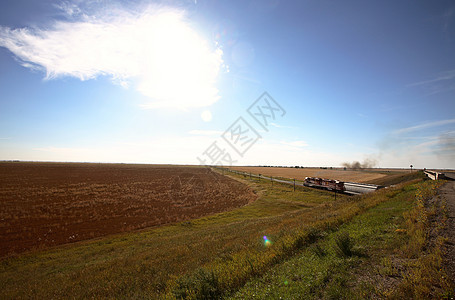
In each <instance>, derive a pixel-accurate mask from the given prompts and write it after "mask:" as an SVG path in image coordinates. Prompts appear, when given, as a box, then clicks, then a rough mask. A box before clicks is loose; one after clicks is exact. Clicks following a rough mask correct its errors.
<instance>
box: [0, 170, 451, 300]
mask: <svg viewBox="0 0 455 300" xmlns="http://www.w3.org/2000/svg"><path fill="white" fill-rule="evenodd" d="M418 177H420V175H415V178H414V180H412V181H410V182H409V183H406V184H401V185H398V186H396V187H393V188H390V189H383V190H380V191H378V192H375V193H373V194H369V195H363V196H356V197H350V196H345V195H337V200H336V201H335V200H334V195H333V193H330V192H327V191H319V190H314V189H309V188H297V190H296V191H295V192H294V191H293V190H292V187H291V186H286V185H280V184H277V183H274V185H273V188H272V186H271V183H270V181H265V180H262V181H260V180H258V179H256V180H248V179H243V177H236V178H238V179H239V180H243V181H244V182H246V183H247V184H250V185H251V186H252V187H253V188H254V190H255V191H256V192H257V193H258V195H259V197H258V200H256V201H255V202H253V203H251V204H249V205H247V206H244V207H241V208H238V209H235V210H233V211H229V212H224V213H220V214H217V215H213V216H210V217H205V218H201V219H197V220H192V221H190V222H183V223H178V224H173V225H169V226H163V227H158V228H149V229H146V230H142V231H138V232H133V233H126V234H119V235H115V236H109V237H105V238H101V239H97V240H91V241H87V242H81V243H75V244H69V245H65V246H62V247H58V248H53V249H49V250H45V251H35V252H33V253H28V254H22V255H19V256H16V257H10V258H6V259H3V260H2V261H1V262H0V285H1V286H2V289H0V298H2V299H6V298H88V297H95V298H99V297H103V298H104V297H108V298H128V299H130V298H151V299H156V298H162V299H173V298H174V299H175V298H177V299H179V298H189V299H191V298H193V299H213V298H219V297H232V298H236V299H237V298H238V299H244V298H254V297H257V298H258V299H263V298H267V297H269V298H270V299H275V298H278V297H279V296H282V297H283V298H284V299H295V298H298V296H302V295H304V296H306V297H307V298H320V297H322V298H336V297H348V296H349V297H351V296H352V297H358V298H363V297H364V296H365V295H380V296H384V295H393V292H394V291H395V290H396V291H398V292H399V293H401V294H399V295H402V294H404V295H409V294H410V292H409V288H408V286H407V285H406V284H408V285H409V282H411V281H410V280H411V279H412V278H413V277H412V276H414V275H412V276H411V275H409V276H407V277H406V274H407V273H406V272H408V271H407V269H403V272H404V273H400V275H399V276H401V277H402V278H404V279H406V278H409V280H407V281H406V280H404V279H403V280H401V281H402V282H403V284H401V285H396V286H397V288H396V289H392V290H388V289H387V280H386V279H387V278H388V276H389V275H390V274H393V272H395V271H396V270H394V266H393V261H388V260H387V259H388V258H390V257H400V255H404V254H403V253H404V252H406V249H408V248H406V247H411V246H409V245H410V244H412V243H411V241H412V240H413V238H414V236H413V235H412V234H414V233H415V232H416V230H414V231H413V230H412V228H411V227H412V226H417V225H415V224H418V222H407V220H408V221H409V220H411V219H412V216H413V215H412V214H410V213H409V214H408V215H406V214H405V212H412V211H414V210H415V209H416V207H417V208H418V206H416V205H415V203H416V201H417V200H416V199H417V198H416V194H417V192H418V191H419V192H422V193H424V195H425V197H429V196H430V195H431V194H432V193H434V187H435V186H436V185H437V184H438V183H437V182H430V181H426V182H423V181H422V179H421V178H418ZM414 215H415V214H414ZM408 223H409V224H408ZM406 226H408V227H410V228H408V229H406V228H407V227H406ZM397 229H403V231H404V230H406V231H405V232H403V231H396V230H397ZM424 230H425V229H424ZM413 232H414V233H413ZM265 237H266V239H267V240H265ZM414 248H415V247H414ZM414 248H413V249H414ZM416 251H423V250H422V248H420V249H419V248H418V247H417V250H416ZM422 265H424V264H422ZM425 268H426V267H422V271H423V272H424V271H425ZM412 270H416V268H413V269H412ZM372 272H373V273H372ZM369 273H372V275H371V276H369V275H368V274H369ZM381 274H382V275H381ZM409 274H411V273H409ZM412 274H414V273H412ZM378 276H379V277H378ZM377 277H378V278H381V280H382V281H384V285H385V287H382V286H380V285H379V283H381V280H379V279H378V278H377ZM414 277H415V276H414ZM384 278H385V279H384ZM377 282H379V283H378V284H376V283H377ZM398 292H396V293H398ZM438 292H443V291H438ZM432 293H433V291H432ZM397 295H398V294H397Z"/></svg>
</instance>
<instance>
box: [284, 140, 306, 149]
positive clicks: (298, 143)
mask: <svg viewBox="0 0 455 300" xmlns="http://www.w3.org/2000/svg"><path fill="white" fill-rule="evenodd" d="M281 144H283V145H287V146H292V147H299V148H300V147H306V146H308V144H307V143H306V142H305V141H293V142H285V141H282V142H281Z"/></svg>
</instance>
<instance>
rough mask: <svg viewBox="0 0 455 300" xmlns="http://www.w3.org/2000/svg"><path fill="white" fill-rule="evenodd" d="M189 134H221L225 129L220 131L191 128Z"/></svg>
mask: <svg viewBox="0 0 455 300" xmlns="http://www.w3.org/2000/svg"><path fill="white" fill-rule="evenodd" d="M188 133H189V134H192V135H209V136H211V135H219V136H221V135H222V134H223V131H219V130H191V131H190V132H188Z"/></svg>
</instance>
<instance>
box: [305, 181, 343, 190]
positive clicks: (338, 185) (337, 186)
mask: <svg viewBox="0 0 455 300" xmlns="http://www.w3.org/2000/svg"><path fill="white" fill-rule="evenodd" d="M303 184H304V185H305V186H309V187H317V188H322V189H326V190H329V191H337V192H344V191H346V187H345V186H344V182H343V181H338V180H332V179H323V178H318V177H305V181H304V183H303Z"/></svg>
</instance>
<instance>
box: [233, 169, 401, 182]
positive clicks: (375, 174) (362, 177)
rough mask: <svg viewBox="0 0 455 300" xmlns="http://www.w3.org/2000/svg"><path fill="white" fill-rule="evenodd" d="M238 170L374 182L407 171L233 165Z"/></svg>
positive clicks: (292, 176)
mask: <svg viewBox="0 0 455 300" xmlns="http://www.w3.org/2000/svg"><path fill="white" fill-rule="evenodd" d="M231 169H234V170H237V171H244V172H251V173H254V174H262V175H266V176H278V177H286V178H295V179H298V180H304V179H305V177H320V178H325V179H336V180H340V181H351V182H361V183H372V182H374V181H375V180H378V179H381V178H383V177H386V176H389V175H397V174H400V173H404V172H405V171H403V170H399V171H391V170H360V171H354V170H346V171H345V170H343V169H332V170H330V169H320V168H299V169H297V168H270V167H231Z"/></svg>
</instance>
